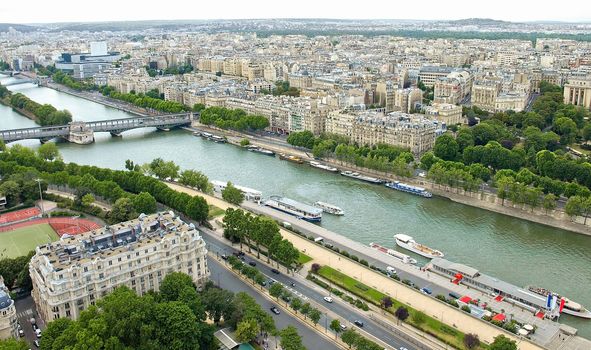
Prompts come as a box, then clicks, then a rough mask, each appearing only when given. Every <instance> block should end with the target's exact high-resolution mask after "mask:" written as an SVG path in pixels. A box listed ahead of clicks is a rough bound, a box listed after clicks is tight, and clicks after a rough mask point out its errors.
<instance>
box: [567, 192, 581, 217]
mask: <svg viewBox="0 0 591 350" xmlns="http://www.w3.org/2000/svg"><path fill="white" fill-rule="evenodd" d="M584 206H585V199H584V198H582V197H580V196H572V197H570V198H569V199H568V201H567V202H566V206H565V207H564V210H565V212H566V214H567V215H568V216H570V217H571V218H574V217H576V216H581V215H583V212H584Z"/></svg>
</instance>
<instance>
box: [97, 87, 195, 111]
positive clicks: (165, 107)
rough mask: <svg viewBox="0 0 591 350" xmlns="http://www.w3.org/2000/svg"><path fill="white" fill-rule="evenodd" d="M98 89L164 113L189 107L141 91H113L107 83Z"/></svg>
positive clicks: (119, 98) (106, 93) (136, 104)
mask: <svg viewBox="0 0 591 350" xmlns="http://www.w3.org/2000/svg"><path fill="white" fill-rule="evenodd" d="M98 90H99V91H100V93H101V94H103V95H104V96H107V97H110V98H113V99H116V100H120V101H125V102H127V103H131V104H133V105H134V106H136V107H141V108H150V109H154V110H157V111H160V112H166V113H180V112H183V111H188V110H189V107H187V106H185V105H184V104H182V103H180V102H176V101H165V100H161V99H160V98H154V97H150V96H147V95H145V94H142V93H139V94H136V93H135V92H134V91H132V92H130V93H121V92H117V91H115V88H113V87H111V86H108V85H105V86H101V87H99V88H98Z"/></svg>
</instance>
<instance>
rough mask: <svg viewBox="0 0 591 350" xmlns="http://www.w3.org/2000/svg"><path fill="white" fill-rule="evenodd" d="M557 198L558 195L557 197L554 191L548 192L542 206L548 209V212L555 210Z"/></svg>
mask: <svg viewBox="0 0 591 350" xmlns="http://www.w3.org/2000/svg"><path fill="white" fill-rule="evenodd" d="M557 199H558V197H556V195H555V194H554V193H548V194H547V195H546V196H544V199H543V201H542V207H543V208H544V210H545V211H546V214H548V211H550V210H554V208H556V200H557Z"/></svg>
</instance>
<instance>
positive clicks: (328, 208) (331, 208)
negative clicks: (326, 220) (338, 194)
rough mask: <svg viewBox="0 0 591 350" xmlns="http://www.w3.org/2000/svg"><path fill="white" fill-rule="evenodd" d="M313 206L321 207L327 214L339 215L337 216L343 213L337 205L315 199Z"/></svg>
mask: <svg viewBox="0 0 591 350" xmlns="http://www.w3.org/2000/svg"><path fill="white" fill-rule="evenodd" d="M314 206H315V207H316V208H320V209H322V211H323V212H325V213H328V214H332V215H339V216H340V215H345V211H344V210H343V209H341V208H339V207H337V206H336V205H332V204H329V203H325V202H321V201H317V202H316V203H314Z"/></svg>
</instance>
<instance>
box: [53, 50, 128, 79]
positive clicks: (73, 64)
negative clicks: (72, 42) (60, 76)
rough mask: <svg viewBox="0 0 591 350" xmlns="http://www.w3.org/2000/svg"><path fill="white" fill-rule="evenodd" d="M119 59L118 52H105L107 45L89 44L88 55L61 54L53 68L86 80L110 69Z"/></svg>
mask: <svg viewBox="0 0 591 350" xmlns="http://www.w3.org/2000/svg"><path fill="white" fill-rule="evenodd" d="M120 58H121V55H120V54H119V52H108V51H107V43H105V42H91V43H90V53H78V54H72V53H62V55H61V57H60V59H59V60H58V61H57V62H56V63H55V68H57V69H61V70H63V71H67V72H71V73H72V76H73V77H74V78H75V79H87V78H92V77H93V76H94V75H95V74H97V73H102V72H103V71H104V70H106V69H108V68H110V67H111V63H113V62H115V61H117V60H119V59H120Z"/></svg>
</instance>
